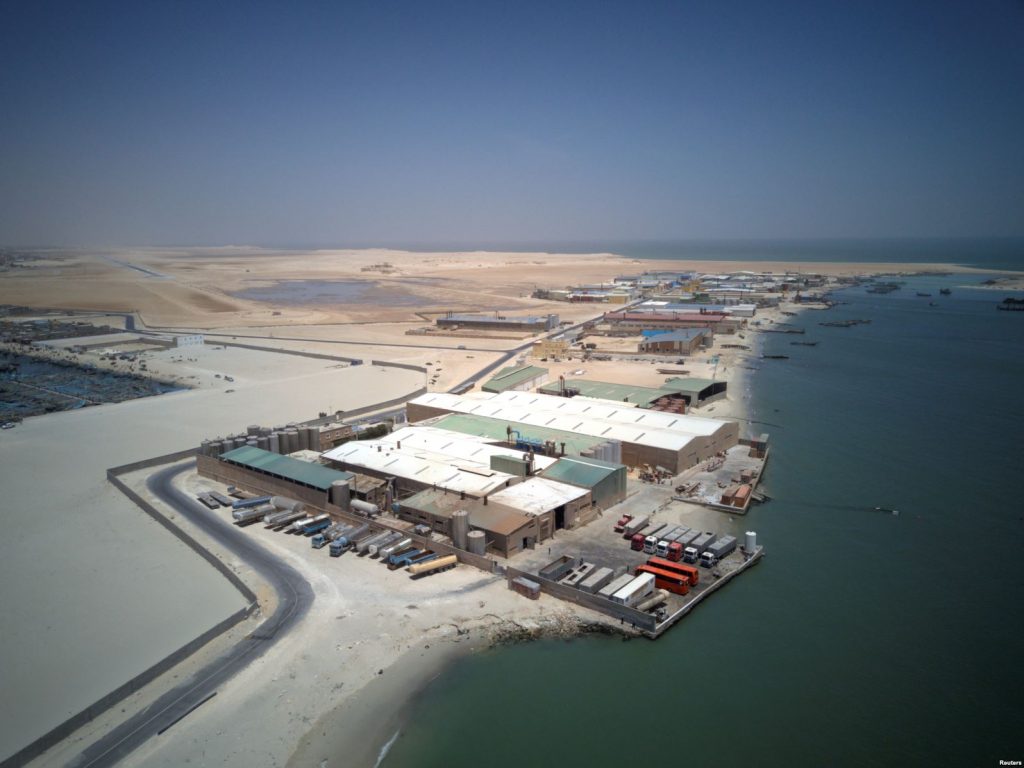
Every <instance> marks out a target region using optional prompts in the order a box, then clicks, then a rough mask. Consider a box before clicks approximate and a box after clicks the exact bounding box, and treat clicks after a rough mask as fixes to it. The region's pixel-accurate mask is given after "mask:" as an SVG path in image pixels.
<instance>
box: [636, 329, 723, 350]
mask: <svg viewBox="0 0 1024 768" xmlns="http://www.w3.org/2000/svg"><path fill="white" fill-rule="evenodd" d="M644 333H645V338H644V339H643V341H641V342H640V344H639V345H637V351H638V352H641V353H646V354H656V355H684V356H685V355H692V354H693V353H695V352H697V351H699V350H700V349H702V348H703V347H710V346H711V331H710V330H708V329H707V328H681V329H679V330H678V331H652V332H651V335H649V336H647V335H646V334H647V331H645V332H644Z"/></svg>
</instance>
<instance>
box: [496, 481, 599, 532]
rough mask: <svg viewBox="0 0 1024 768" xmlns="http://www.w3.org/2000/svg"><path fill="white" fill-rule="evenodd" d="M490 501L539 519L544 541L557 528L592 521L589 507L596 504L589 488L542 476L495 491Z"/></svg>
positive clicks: (538, 522) (573, 526) (572, 526)
mask: <svg viewBox="0 0 1024 768" xmlns="http://www.w3.org/2000/svg"><path fill="white" fill-rule="evenodd" d="M487 501H488V503H492V504H501V505H502V506H505V507H509V508H511V509H515V510H517V511H519V512H521V513H523V514H524V515H527V516H529V517H532V518H534V519H536V520H537V525H538V530H539V532H540V540H541V541H543V540H544V539H547V538H550V537H551V536H553V535H554V533H555V530H556V529H559V528H575V527H576V526H578V525H581V524H583V523H587V522H590V516H589V515H588V511H589V510H590V509H591V507H592V506H593V501H592V499H591V495H590V491H589V490H588V489H586V488H581V487H579V486H573V485H568V484H566V483H560V482H557V481H555V480H550V479H547V478H543V477H531V478H529V479H528V480H525V481H523V482H521V483H518V484H516V485H510V486H508V487H507V488H503V489H501V490H500V491H495V492H494V493H492V494H491V495H490V496H488V498H487Z"/></svg>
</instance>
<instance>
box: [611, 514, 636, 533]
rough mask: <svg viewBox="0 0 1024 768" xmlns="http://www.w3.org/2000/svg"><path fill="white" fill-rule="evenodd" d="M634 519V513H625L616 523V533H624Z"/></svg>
mask: <svg viewBox="0 0 1024 768" xmlns="http://www.w3.org/2000/svg"><path fill="white" fill-rule="evenodd" d="M632 519H633V516H632V515H623V516H622V517H620V518H619V521H618V522H617V523H615V532H616V533H622V531H623V530H624V529H625V528H626V526H627V525H628V524H629V521H630V520H632Z"/></svg>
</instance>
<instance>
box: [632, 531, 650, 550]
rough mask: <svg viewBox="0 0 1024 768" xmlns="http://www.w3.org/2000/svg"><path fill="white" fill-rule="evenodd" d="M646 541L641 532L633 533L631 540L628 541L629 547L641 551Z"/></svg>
mask: <svg viewBox="0 0 1024 768" xmlns="http://www.w3.org/2000/svg"><path fill="white" fill-rule="evenodd" d="M646 541H647V539H646V537H645V536H644V535H643V534H642V533H634V534H633V538H632V540H630V542H629V548H630V549H635V550H636V551H637V552H643V551H644V543H645V542H646Z"/></svg>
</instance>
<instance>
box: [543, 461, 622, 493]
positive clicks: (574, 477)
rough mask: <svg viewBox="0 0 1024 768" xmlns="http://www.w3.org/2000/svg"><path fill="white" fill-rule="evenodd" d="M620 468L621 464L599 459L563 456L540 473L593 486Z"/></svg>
mask: <svg viewBox="0 0 1024 768" xmlns="http://www.w3.org/2000/svg"><path fill="white" fill-rule="evenodd" d="M621 469H623V466H622V465H621V464H611V463H609V462H607V461H601V460H600V459H588V458H576V457H573V456H563V457H562V458H560V459H559V460H558V461H556V462H555V463H554V464H552V465H551V466H550V467H548V468H547V469H545V470H544V471H543V472H542V473H541V474H542V475H543V476H544V477H546V478H548V479H550V480H557V481H559V482H562V483H570V484H571V485H579V486H582V487H584V488H594V487H596V486H597V485H598V483H600V482H601V481H602V480H604V479H605V478H606V477H608V475H612V474H615V473H616V472H618V471H619V470H621Z"/></svg>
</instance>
